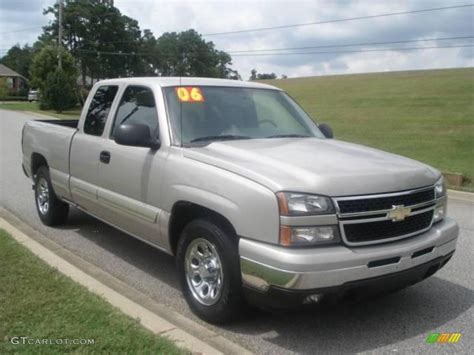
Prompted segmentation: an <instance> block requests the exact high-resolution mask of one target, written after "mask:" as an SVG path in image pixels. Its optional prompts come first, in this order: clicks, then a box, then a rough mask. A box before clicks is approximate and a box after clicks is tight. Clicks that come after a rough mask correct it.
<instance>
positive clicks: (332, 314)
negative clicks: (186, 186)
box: [61, 210, 474, 353]
mask: <svg viewBox="0 0 474 355" xmlns="http://www.w3.org/2000/svg"><path fill="white" fill-rule="evenodd" d="M61 228H63V229H68V230H75V231H76V232H77V233H78V234H79V235H81V236H83V237H85V238H87V239H88V240H90V241H92V242H94V243H95V244H97V245H98V246H100V247H101V248H103V249H105V250H106V251H107V252H109V253H112V254H114V256H116V257H118V258H119V259H122V260H123V261H125V262H126V263H128V264H131V265H132V266H133V267H135V268H138V269H140V270H141V271H143V272H145V273H146V274H147V277H148V276H149V277H150V279H151V280H153V279H156V280H159V281H161V282H163V283H165V284H167V285H169V286H170V287H172V288H173V289H175V290H179V284H178V280H177V275H176V272H175V262H174V258H173V257H171V256H169V255H167V254H165V253H163V252H161V251H159V250H157V249H154V248H153V247H151V246H149V245H147V244H145V243H143V242H140V241H138V240H136V239H134V238H132V237H130V236H128V235H126V234H125V233H122V232H120V231H118V230H116V229H114V228H112V227H109V226H107V225H106V224H104V223H101V222H98V221H96V220H95V219H93V218H92V217H89V216H87V215H86V214H84V213H82V212H80V211H77V210H72V211H71V216H70V220H69V223H68V224H67V225H66V226H63V227H61ZM453 262H455V259H454V260H452V261H450V262H449V263H448V265H447V267H452V263H453ZM115 276H117V275H115ZM124 281H126V280H124ZM142 291H143V290H142ZM149 295H150V296H151V297H152V298H153V294H149ZM155 299H156V300H157V301H158V302H163V301H164V302H166V300H162V299H157V297H156V295H155ZM179 304H180V305H182V306H183V308H184V309H185V310H186V311H185V315H186V316H189V317H190V318H192V319H194V320H197V321H199V322H200V323H201V324H204V323H203V322H202V321H200V320H198V319H197V318H196V317H195V316H194V315H192V314H190V312H189V310H188V308H187V306H186V305H185V302H184V299H181V300H180V301H179ZM473 304H474V291H472V290H470V289H468V288H466V287H463V286H460V285H458V284H455V283H453V282H450V281H447V280H444V279H441V278H439V277H436V276H433V277H431V278H429V279H427V280H425V281H423V282H421V283H420V284H417V285H415V286H412V287H410V288H408V289H405V290H402V291H399V292H396V293H392V294H388V295H385V296H383V297H382V296H380V297H375V298H364V299H362V300H360V301H358V302H351V301H342V302H337V303H336V302H327V301H323V302H322V303H321V304H317V305H314V306H311V307H307V308H305V309H300V310H294V311H286V312H283V311H280V312H266V311H260V310H257V309H254V308H250V309H247V310H243V316H242V317H241V319H240V320H238V321H237V322H235V323H233V324H230V325H225V326H221V327H213V326H209V325H207V326H208V327H210V328H212V329H214V330H215V331H216V332H219V333H222V334H223V335H224V336H225V335H226V334H227V335H229V336H231V338H232V339H237V340H238V341H240V342H241V343H242V344H243V345H244V346H246V347H248V348H250V349H251V350H254V351H257V352H259V353H265V350H262V349H261V348H259V349H252V348H253V347H252V343H255V344H256V343H257V342H258V343H259V346H262V342H263V344H264V343H265V342H267V343H271V344H274V345H275V346H277V347H278V348H280V349H282V350H283V349H285V351H288V352H295V353H315V352H321V353H355V352H363V351H371V350H374V349H377V348H380V347H383V346H388V345H390V344H394V343H397V342H400V341H403V340H406V339H409V338H413V337H416V336H420V335H422V336H423V337H425V336H426V335H427V334H428V333H430V332H432V331H433V329H436V328H438V327H442V326H443V325H444V324H446V323H447V322H449V321H450V320H453V319H455V318H457V317H459V316H460V315H461V314H463V313H464V312H466V311H467V310H468V309H469V308H470V307H472V306H473ZM446 331H462V329H451V327H450V328H449V329H447V330H446ZM420 342H424V339H422V340H420ZM421 344H422V343H420V345H421ZM271 348H273V347H269V348H268V352H272V351H270V349H271ZM273 349H274V348H273Z"/></svg>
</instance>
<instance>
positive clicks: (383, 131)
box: [265, 68, 474, 190]
mask: <svg viewBox="0 0 474 355" xmlns="http://www.w3.org/2000/svg"><path fill="white" fill-rule="evenodd" d="M265 82H267V83H269V84H272V85H275V86H278V87H280V88H282V89H284V90H286V91H288V92H289V94H290V95H291V96H293V97H294V98H295V99H296V100H297V101H298V102H299V103H300V104H301V105H302V106H303V107H304V108H305V110H306V111H307V112H308V113H309V114H310V115H311V116H312V117H313V118H314V119H315V120H317V121H318V122H326V123H329V124H330V125H331V126H332V127H333V130H334V132H335V136H336V138H338V139H341V140H345V141H349V142H355V143H360V144H364V145H368V146H371V147H375V148H379V149H383V150H386V151H390V152H393V153H397V154H401V155H404V156H407V157H410V158H413V159H417V160H420V161H423V162H426V163H427V164H430V165H432V166H434V167H436V168H438V169H440V170H443V171H449V172H459V173H462V174H464V176H465V177H467V178H468V181H467V183H466V184H465V186H463V189H465V190H474V183H473V180H474V68H466V69H446V70H425V71H406V72H392V73H375V74H357V75H338V76H320V77H307V78H295V79H286V80H269V81H265Z"/></svg>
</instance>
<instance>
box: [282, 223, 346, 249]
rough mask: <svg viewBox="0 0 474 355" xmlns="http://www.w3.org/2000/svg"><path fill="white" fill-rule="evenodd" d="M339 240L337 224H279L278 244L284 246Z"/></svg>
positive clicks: (311, 244) (328, 242)
mask: <svg viewBox="0 0 474 355" xmlns="http://www.w3.org/2000/svg"><path fill="white" fill-rule="evenodd" d="M339 241H340V237H339V230H338V227H337V226H314V227H307V226H305V227H290V226H281V228H280V244H281V245H284V246H287V247H288V246H315V245H320V244H333V243H336V242H339Z"/></svg>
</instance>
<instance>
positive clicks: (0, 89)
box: [0, 78, 10, 100]
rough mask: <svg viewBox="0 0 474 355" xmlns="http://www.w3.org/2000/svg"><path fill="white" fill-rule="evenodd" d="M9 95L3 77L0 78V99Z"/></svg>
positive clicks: (8, 89)
mask: <svg viewBox="0 0 474 355" xmlns="http://www.w3.org/2000/svg"><path fill="white" fill-rule="evenodd" d="M9 95H10V88H9V87H8V84H7V81H6V80H5V79H4V78H0V100H1V99H4V98H6V97H7V96H9Z"/></svg>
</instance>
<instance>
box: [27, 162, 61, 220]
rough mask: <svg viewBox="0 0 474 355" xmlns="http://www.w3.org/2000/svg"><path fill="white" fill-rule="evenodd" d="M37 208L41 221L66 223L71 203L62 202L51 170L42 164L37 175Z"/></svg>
mask: <svg viewBox="0 0 474 355" xmlns="http://www.w3.org/2000/svg"><path fill="white" fill-rule="evenodd" d="M35 202H36V210H37V211H38V216H39V218H40V219H41V221H42V222H43V223H44V224H45V225H47V226H57V225H60V224H64V223H66V220H67V215H68V213H69V205H68V204H67V203H65V202H62V201H61V200H60V199H58V197H57V196H56V194H55V193H54V190H53V186H52V185H51V179H50V177H49V170H48V168H47V167H45V166H42V167H40V168H39V169H38V171H37V173H36V175H35Z"/></svg>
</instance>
